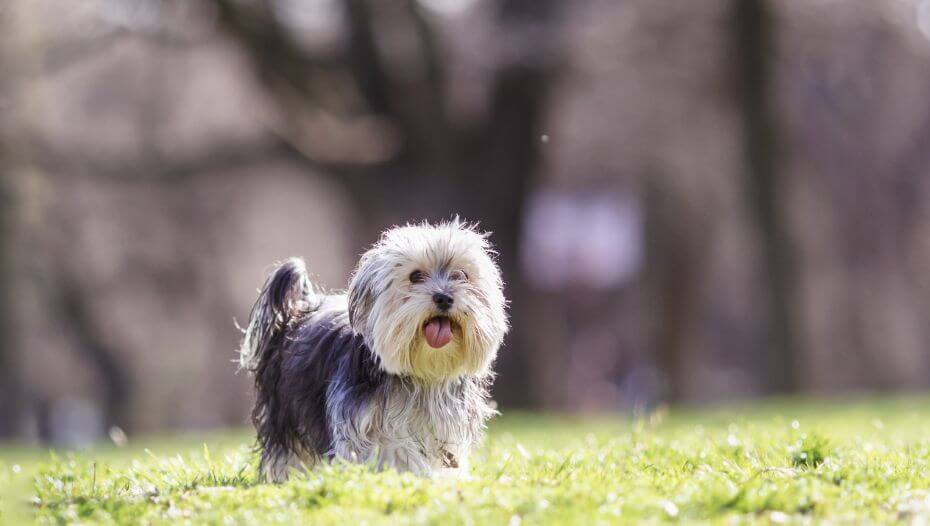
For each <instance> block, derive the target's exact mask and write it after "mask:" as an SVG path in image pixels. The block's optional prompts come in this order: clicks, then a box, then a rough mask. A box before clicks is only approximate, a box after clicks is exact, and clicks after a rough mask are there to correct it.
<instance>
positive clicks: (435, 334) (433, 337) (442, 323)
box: [423, 317, 452, 349]
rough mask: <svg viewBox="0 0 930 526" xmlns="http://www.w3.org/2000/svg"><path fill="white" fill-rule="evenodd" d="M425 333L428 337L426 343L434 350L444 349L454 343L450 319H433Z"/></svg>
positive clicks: (427, 325)
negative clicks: (448, 344) (451, 342)
mask: <svg viewBox="0 0 930 526" xmlns="http://www.w3.org/2000/svg"><path fill="white" fill-rule="evenodd" d="M423 332H424V335H425V336H426V343H428V344H429V346H430V347H432V348H433V349H438V348H440V347H444V346H445V345H446V344H447V343H449V342H450V341H452V326H451V325H450V324H449V318H442V317H437V318H433V319H431V320H430V321H429V323H427V324H426V328H425V329H424V330H423Z"/></svg>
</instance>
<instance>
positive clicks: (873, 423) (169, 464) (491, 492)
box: [0, 398, 930, 525]
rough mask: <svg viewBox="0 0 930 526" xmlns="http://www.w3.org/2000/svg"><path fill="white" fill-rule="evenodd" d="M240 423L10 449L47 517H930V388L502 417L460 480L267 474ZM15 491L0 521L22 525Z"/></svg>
mask: <svg viewBox="0 0 930 526" xmlns="http://www.w3.org/2000/svg"><path fill="white" fill-rule="evenodd" d="M250 438H251V437H250V435H249V434H248V433H246V432H238V433H227V434H217V435H209V436H205V437H204V436H201V437H175V438H167V439H151V440H145V441H143V442H142V443H139V444H135V443H133V445H131V446H129V447H127V448H123V449H117V448H115V447H112V446H110V447H106V446H101V447H98V448H95V449H92V450H90V451H87V452H83V453H65V452H58V453H47V452H45V453H41V452H36V451H30V450H9V449H6V450H4V449H0V473H2V474H0V484H4V483H5V484H8V485H10V486H11V487H17V484H18V485H19V486H18V487H20V488H22V492H21V495H22V496H21V497H20V498H21V499H28V502H29V503H28V504H27V505H26V506H24V507H23V510H25V511H23V510H21V512H25V513H31V514H34V519H35V520H37V521H38V522H39V523H58V524H64V523H142V524H162V523H164V524H167V523H174V522H176V521H182V522H188V523H194V524H201V523H203V524H264V523H280V524H296V523H308V524H361V523H367V524H372V525H374V524H406V523H416V524H421V523H422V524H443V525H445V524H478V525H483V524H509V525H515V524H599V523H603V524H613V523H634V522H636V523H639V522H653V523H663V522H676V521H678V522H711V523H730V522H758V523H763V524H770V523H796V522H820V521H830V522H839V523H854V524H860V523H864V522H867V523H886V522H902V521H904V522H913V523H923V522H925V521H927V520H928V519H930V400H928V399H914V398H911V399H897V400H863V401H859V402H853V403H846V404H840V403H825V402H817V403H813V402H778V403H766V404H761V405H759V404H757V405H746V406H736V407H728V408H718V409H714V410H703V411H697V410H682V411H673V412H671V413H670V414H667V415H666V414H664V412H662V411H659V412H656V413H653V414H651V415H647V416H646V417H644V418H640V419H633V420H630V419H624V418H619V417H614V418H611V417H597V418H593V417H592V418H581V417H558V416H537V415H529V414H516V415H513V414H512V415H508V416H506V417H502V418H499V419H497V420H496V421H495V423H494V425H493V426H492V429H491V432H490V435H489V437H488V440H487V441H486V443H485V445H484V447H482V448H481V449H479V450H478V451H477V453H476V455H475V458H474V461H473V464H474V465H473V469H472V476H471V478H470V479H467V480H451V479H436V480H430V479H424V478H417V477H414V476H411V475H408V474H398V473H394V472H384V473H375V472H372V471H371V470H370V469H369V468H368V467H367V466H357V465H346V464H331V465H326V466H322V467H320V468H318V469H316V470H314V471H312V472H310V473H307V474H299V475H297V476H294V477H293V478H292V480H291V481H290V482H288V483H286V484H281V485H268V484H261V483H258V482H257V480H256V477H255V457H254V455H253V454H252V453H251V451H250V449H249V441H250ZM11 499H14V500H15V499H17V497H7V499H6V500H7V502H5V503H3V504H4V505H5V509H4V510H3V511H4V515H3V516H2V517H3V518H5V519H7V522H13V518H14V517H15V513H16V512H15V506H13V505H12V504H11Z"/></svg>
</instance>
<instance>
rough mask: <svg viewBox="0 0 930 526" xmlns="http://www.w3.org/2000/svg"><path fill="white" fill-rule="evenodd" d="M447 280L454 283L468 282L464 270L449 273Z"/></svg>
mask: <svg viewBox="0 0 930 526" xmlns="http://www.w3.org/2000/svg"><path fill="white" fill-rule="evenodd" d="M449 279H453V280H455V281H468V274H466V273H465V271H464V270H453V271H452V272H450V273H449Z"/></svg>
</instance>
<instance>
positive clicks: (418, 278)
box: [410, 270, 424, 283]
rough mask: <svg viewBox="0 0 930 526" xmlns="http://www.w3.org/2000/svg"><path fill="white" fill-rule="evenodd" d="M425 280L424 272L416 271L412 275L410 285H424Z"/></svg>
mask: <svg viewBox="0 0 930 526" xmlns="http://www.w3.org/2000/svg"><path fill="white" fill-rule="evenodd" d="M423 279H424V276H423V271H422V270H414V271H413V272H411V273H410V283H423Z"/></svg>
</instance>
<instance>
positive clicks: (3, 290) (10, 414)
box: [0, 10, 23, 438]
mask: <svg viewBox="0 0 930 526" xmlns="http://www.w3.org/2000/svg"><path fill="white" fill-rule="evenodd" d="M10 18H11V13H10V12H9V10H0V108H3V107H6V106H8V105H9V104H10V100H11V99H12V91H13V90H14V89H15V86H14V82H13V75H12V74H11V73H12V71H13V69H14V68H15V62H14V61H13V57H12V56H11V55H12V53H11V50H12V49H14V47H13V46H12V45H11V42H10V31H9V28H10ZM11 120H12V117H11V112H9V111H2V112H0V386H3V388H2V389H3V394H2V395H0V438H8V437H10V436H12V435H14V434H15V433H17V432H18V431H19V426H20V424H21V420H22V419H21V415H22V412H23V411H22V405H21V404H22V402H23V396H22V383H21V381H20V378H21V374H22V370H21V368H20V366H19V362H20V360H19V356H20V349H21V344H20V341H19V334H20V331H19V327H18V323H17V314H18V312H19V307H18V302H19V301H20V298H19V297H18V295H17V294H16V290H17V288H18V283H19V280H18V277H17V276H16V266H17V265H16V254H17V253H18V251H17V250H16V247H17V237H18V235H17V228H16V225H17V223H18V217H17V211H18V209H19V207H18V206H17V203H18V201H17V199H16V197H15V194H16V191H17V188H16V184H15V182H14V176H15V173H16V167H15V166H14V161H13V159H14V156H15V152H14V150H13V138H14V133H13V127H14V123H13V122H11Z"/></svg>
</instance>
